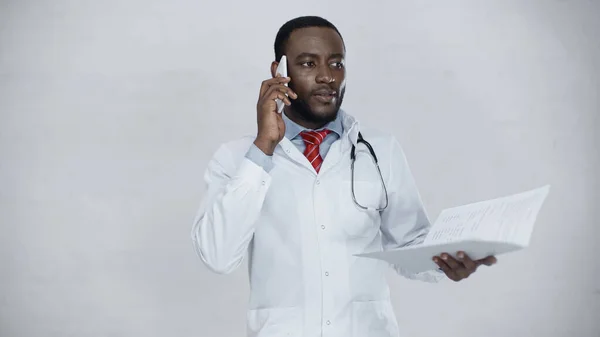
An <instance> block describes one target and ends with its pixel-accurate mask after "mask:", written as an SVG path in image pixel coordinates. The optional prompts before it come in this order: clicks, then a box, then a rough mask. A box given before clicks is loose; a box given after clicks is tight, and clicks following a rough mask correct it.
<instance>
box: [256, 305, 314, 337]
mask: <svg viewBox="0 0 600 337" xmlns="http://www.w3.org/2000/svg"><path fill="white" fill-rule="evenodd" d="M247 328H248V336H249V337H272V336H281V337H302V316H301V311H300V309H299V308H298V307H289V308H261V309H251V310H249V311H248V325H247Z"/></svg>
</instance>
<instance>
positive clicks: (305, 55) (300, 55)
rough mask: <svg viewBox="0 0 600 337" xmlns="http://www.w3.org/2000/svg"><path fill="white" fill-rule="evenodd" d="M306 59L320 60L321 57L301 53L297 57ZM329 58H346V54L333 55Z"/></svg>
mask: <svg viewBox="0 0 600 337" xmlns="http://www.w3.org/2000/svg"><path fill="white" fill-rule="evenodd" d="M304 57H311V58H318V57H319V55H317V54H313V53H301V54H299V55H298V56H296V59H300V58H304ZM329 58H330V59H331V58H344V54H341V53H333V54H331V55H329Z"/></svg>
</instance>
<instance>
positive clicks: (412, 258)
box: [357, 185, 550, 273]
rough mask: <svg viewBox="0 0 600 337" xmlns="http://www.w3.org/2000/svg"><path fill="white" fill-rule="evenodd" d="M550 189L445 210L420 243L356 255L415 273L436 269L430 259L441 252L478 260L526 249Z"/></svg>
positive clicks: (544, 188)
mask: <svg viewBox="0 0 600 337" xmlns="http://www.w3.org/2000/svg"><path fill="white" fill-rule="evenodd" d="M549 191H550V185H546V186H543V187H540V188H537V189H534V190H531V191H527V192H523V193H518V194H514V195H511V196H506V197H502V198H498V199H492V200H486V201H480V202H476V203H472V204H468V205H464V206H459V207H454V208H448V209H445V210H443V211H442V212H441V213H440V215H439V217H438V219H437V220H436V221H435V222H434V223H433V225H432V227H431V230H430V231H429V233H428V235H427V237H426V238H425V240H424V242H423V243H422V244H419V245H414V246H410V247H403V248H399V249H395V250H390V251H385V252H372V253H366V254H358V255H357V256H362V257H368V258H375V259H380V260H385V261H387V262H389V263H392V264H395V265H397V266H399V267H401V268H403V269H406V270H408V271H412V272H415V273H417V272H423V271H427V270H433V269H438V266H437V265H436V264H435V263H434V262H433V261H432V258H433V257H434V256H439V255H440V254H441V253H448V254H450V255H452V256H454V257H456V252H458V251H463V252H465V253H466V254H467V255H468V256H469V257H470V258H471V259H474V260H477V259H482V258H485V257H487V256H490V255H500V254H504V253H508V252H512V251H516V250H520V249H523V248H526V247H527V246H528V245H529V241H530V238H531V234H532V232H533V227H534V224H535V221H536V218H537V215H538V213H539V211H540V209H541V207H542V204H543V203H544V200H545V199H546V197H547V195H548V193H549Z"/></svg>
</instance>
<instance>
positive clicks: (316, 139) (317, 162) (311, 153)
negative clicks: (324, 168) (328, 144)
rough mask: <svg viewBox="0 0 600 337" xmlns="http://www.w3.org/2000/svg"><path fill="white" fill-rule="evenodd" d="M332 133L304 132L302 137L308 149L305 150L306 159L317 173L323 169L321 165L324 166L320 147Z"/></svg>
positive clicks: (301, 134)
mask: <svg viewBox="0 0 600 337" xmlns="http://www.w3.org/2000/svg"><path fill="white" fill-rule="evenodd" d="M330 132H331V130H321V131H302V132H301V133H300V136H301V137H302V139H303V140H304V144H306V149H305V150H304V156H306V159H308V161H309V162H310V163H311V164H312V166H313V167H314V168H315V171H317V173H318V172H319V169H321V164H323V158H321V153H320V151H319V145H321V142H323V140H324V139H325V137H326V136H327V135H328V134H329V133H330Z"/></svg>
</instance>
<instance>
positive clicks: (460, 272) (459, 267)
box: [442, 253, 469, 279]
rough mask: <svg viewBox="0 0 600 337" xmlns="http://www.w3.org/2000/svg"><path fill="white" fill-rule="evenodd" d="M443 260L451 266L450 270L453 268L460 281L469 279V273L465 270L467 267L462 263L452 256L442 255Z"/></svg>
mask: <svg viewBox="0 0 600 337" xmlns="http://www.w3.org/2000/svg"><path fill="white" fill-rule="evenodd" d="M442 260H443V261H444V262H446V264H447V265H448V266H450V268H452V270H453V271H454V273H455V274H456V275H457V276H458V277H459V279H462V278H467V277H469V271H468V270H467V268H465V266H464V265H463V264H462V263H461V262H459V261H457V260H456V259H455V258H454V257H452V256H451V255H450V254H446V253H444V254H442Z"/></svg>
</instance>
